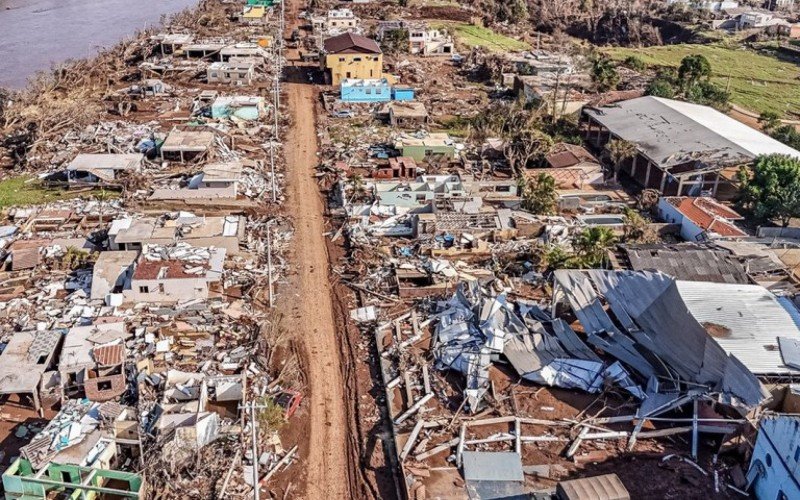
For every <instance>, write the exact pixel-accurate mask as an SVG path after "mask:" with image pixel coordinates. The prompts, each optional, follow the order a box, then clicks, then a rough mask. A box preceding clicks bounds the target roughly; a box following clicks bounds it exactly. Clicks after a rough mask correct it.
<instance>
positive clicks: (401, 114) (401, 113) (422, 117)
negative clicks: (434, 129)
mask: <svg viewBox="0 0 800 500" xmlns="http://www.w3.org/2000/svg"><path fill="white" fill-rule="evenodd" d="M386 108H387V109H388V115H389V124H390V125H392V126H393V127H400V128H412V129H417V128H419V127H422V126H425V125H426V124H427V123H428V121H429V118H430V117H429V116H428V110H427V108H425V104H424V103H422V102H419V101H395V102H390V103H389V104H387V105H386Z"/></svg>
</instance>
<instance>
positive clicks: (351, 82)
mask: <svg viewBox="0 0 800 500" xmlns="http://www.w3.org/2000/svg"><path fill="white" fill-rule="evenodd" d="M339 98H340V99H341V100H342V101H344V102H385V101H390V100H391V99H392V87H391V85H389V81H388V80H387V79H386V78H373V79H368V80H355V79H352V78H345V79H344V80H342V84H341V88H340V90H339Z"/></svg>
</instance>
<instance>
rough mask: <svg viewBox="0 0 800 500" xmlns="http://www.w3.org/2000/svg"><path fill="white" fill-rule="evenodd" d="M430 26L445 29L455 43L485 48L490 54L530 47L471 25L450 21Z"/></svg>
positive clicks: (487, 29)
mask: <svg viewBox="0 0 800 500" xmlns="http://www.w3.org/2000/svg"><path fill="white" fill-rule="evenodd" d="M431 26H432V27H434V28H437V29H442V28H444V29H447V31H448V32H450V33H451V34H452V35H453V37H454V38H455V39H456V41H458V42H460V43H462V44H464V45H466V46H467V47H479V46H480V47H486V48H487V49H488V50H490V51H492V52H509V51H520V50H529V49H530V48H531V46H530V45H528V44H527V43H525V42H521V41H519V40H514V39H513V38H509V37H507V36H504V35H501V34H500V33H495V32H494V31H492V30H490V29H489V28H483V27H481V26H474V25H472V24H466V23H458V22H452V21H451V22H439V23H431Z"/></svg>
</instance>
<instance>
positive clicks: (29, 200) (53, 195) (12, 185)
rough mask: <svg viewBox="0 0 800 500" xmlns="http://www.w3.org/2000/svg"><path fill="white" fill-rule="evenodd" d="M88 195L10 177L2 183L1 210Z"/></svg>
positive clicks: (95, 193)
mask: <svg viewBox="0 0 800 500" xmlns="http://www.w3.org/2000/svg"><path fill="white" fill-rule="evenodd" d="M86 194H87V193H85V192H74V191H73V192H70V191H67V190H64V189H57V188H52V189H51V188H47V187H45V186H44V185H43V184H42V183H41V182H40V181H39V180H38V179H35V178H33V177H30V176H26V175H22V176H19V177H9V178H8V179H5V180H3V181H0V208H7V207H13V206H26V205H39V204H42V203H49V202H52V201H58V200H68V199H72V198H78V197H80V196H85V195H86ZM90 194H92V195H95V196H99V195H100V194H101V193H100V192H99V191H93V192H92V193H90ZM106 194H108V193H106ZM114 194H116V193H114ZM106 197H107V196H106Z"/></svg>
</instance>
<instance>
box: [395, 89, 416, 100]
mask: <svg viewBox="0 0 800 500" xmlns="http://www.w3.org/2000/svg"><path fill="white" fill-rule="evenodd" d="M392 99H394V100H395V101H413V100H414V89H412V88H411V87H405V86H403V87H400V86H396V87H394V88H392Z"/></svg>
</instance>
